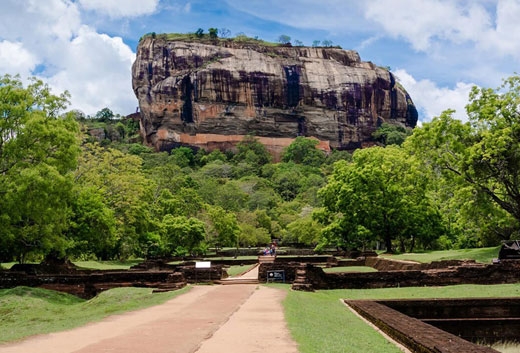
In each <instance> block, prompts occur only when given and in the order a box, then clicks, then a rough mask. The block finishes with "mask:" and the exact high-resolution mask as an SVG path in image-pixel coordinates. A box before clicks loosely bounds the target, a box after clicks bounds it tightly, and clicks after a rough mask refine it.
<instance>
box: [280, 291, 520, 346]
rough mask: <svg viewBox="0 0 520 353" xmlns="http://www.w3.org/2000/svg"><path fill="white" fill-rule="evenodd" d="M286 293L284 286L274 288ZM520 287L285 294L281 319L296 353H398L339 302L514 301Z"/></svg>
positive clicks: (519, 292)
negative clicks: (360, 300)
mask: <svg viewBox="0 0 520 353" xmlns="http://www.w3.org/2000/svg"><path fill="white" fill-rule="evenodd" d="M275 286H280V287H282V288H286V289H288V288H289V286H288V285H285V286H283V285H275ZM519 295H520V284H503V285H459V286H448V287H410V288H382V289H352V290H347V289H344V290H327V291H317V292H314V293H308V292H299V291H289V292H288V294H287V297H286V299H285V301H284V309H285V317H286V320H287V325H288V327H289V330H290V331H291V335H292V336H293V338H294V339H295V340H296V342H297V343H298V347H299V351H300V353H314V352H327V353H343V352H379V353H394V352H395V353H397V352H400V351H399V350H398V349H397V347H396V346H394V345H393V344H391V343H389V342H388V341H387V340H386V339H384V338H383V336H381V335H380V334H379V333H377V332H376V331H375V330H374V329H372V328H371V327H370V326H369V325H367V324H366V323H365V322H364V321H363V320H361V319H360V318H358V317H357V316H356V315H355V314H353V313H352V312H351V311H350V310H349V309H348V308H347V307H346V306H345V305H343V303H342V302H341V301H340V300H341V299H347V298H348V299H418V298H483V297H518V296H519Z"/></svg>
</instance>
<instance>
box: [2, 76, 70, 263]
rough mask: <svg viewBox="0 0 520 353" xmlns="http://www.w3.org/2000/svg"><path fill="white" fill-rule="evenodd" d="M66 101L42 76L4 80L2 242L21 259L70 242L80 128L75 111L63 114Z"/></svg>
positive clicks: (60, 247) (53, 249) (63, 249)
mask: <svg viewBox="0 0 520 353" xmlns="http://www.w3.org/2000/svg"><path fill="white" fill-rule="evenodd" d="M67 99H68V93H67V92H65V93H63V94H61V95H59V96H56V95H53V94H52V93H51V91H50V89H49V87H48V86H47V85H46V84H44V83H43V82H42V81H39V80H35V79H33V80H32V83H30V84H29V85H28V86H27V87H24V86H23V84H22V82H21V81H20V79H19V77H12V76H9V75H6V76H3V77H2V78H0V243H2V245H3V246H6V247H8V248H9V249H11V253H12V254H16V257H17V259H18V261H20V262H23V261H25V260H26V257H27V255H28V254H30V253H33V254H35V255H45V254H47V253H49V252H50V251H53V252H58V253H61V254H63V253H64V251H65V249H66V248H67V247H68V246H69V244H68V241H67V240H66V239H65V237H64V235H63V232H64V231H65V230H66V229H67V226H68V216H69V212H70V202H71V199H72V194H71V192H72V185H73V184H72V174H71V172H72V170H73V169H74V168H75V166H76V162H77V156H78V153H79V128H78V124H77V122H76V121H75V119H74V114H65V115H60V113H61V112H62V111H63V110H64V109H65V108H66V106H67V104H68V101H67Z"/></svg>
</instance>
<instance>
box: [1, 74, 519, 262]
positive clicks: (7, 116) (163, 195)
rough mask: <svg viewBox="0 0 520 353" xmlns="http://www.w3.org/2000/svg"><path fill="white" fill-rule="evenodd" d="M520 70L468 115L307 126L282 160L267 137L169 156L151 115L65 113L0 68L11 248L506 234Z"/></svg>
mask: <svg viewBox="0 0 520 353" xmlns="http://www.w3.org/2000/svg"><path fill="white" fill-rule="evenodd" d="M519 92H520V79H519V78H518V77H511V78H509V79H507V80H505V81H504V86H503V87H501V88H499V89H496V90H493V89H484V88H482V89H480V88H474V90H473V91H472V93H471V95H470V104H469V105H468V108H467V109H468V114H469V117H470V121H469V122H468V123H462V122H460V121H458V120H455V119H453V118H452V116H451V114H452V112H451V111H449V110H448V111H445V112H444V113H443V114H441V116H439V117H438V118H435V119H433V121H432V122H430V123H424V124H423V126H421V127H418V128H416V129H414V131H413V134H411V135H410V133H409V132H408V131H406V130H402V129H400V128H399V127H395V126H391V125H387V124H383V125H382V126H381V128H380V130H378V131H377V132H376V134H375V135H374V141H376V142H377V143H378V146H376V147H372V148H365V149H361V150H357V151H355V152H354V153H353V154H351V153H349V152H347V151H333V152H332V153H330V154H328V155H325V154H324V153H323V152H322V151H321V150H318V149H317V148H316V143H317V141H316V140H313V139H310V138H306V137H303V136H300V137H298V138H296V139H295V140H294V142H293V143H292V144H291V145H290V146H288V147H287V148H286V149H285V151H284V152H283V154H282V160H281V162H279V163H273V162H272V159H271V156H270V155H269V153H268V152H267V151H266V149H265V147H264V146H263V145H262V144H260V143H259V142H258V141H257V139H256V138H255V136H252V135H251V136H248V137H247V138H245V139H244V140H243V141H242V142H241V143H240V144H238V145H237V146H236V148H235V149H234V150H233V151H218V150H216V151H212V152H206V151H204V150H194V149H191V148H189V147H187V146H183V147H179V148H176V149H173V150H172V151H171V153H166V152H161V153H156V152H154V151H152V150H151V149H150V148H149V147H146V146H143V145H142V143H141V141H140V138H139V133H138V131H137V128H138V122H137V121H136V120H133V119H127V118H124V117H121V116H118V115H117V114H113V113H112V112H111V111H110V109H108V108H105V109H103V110H102V111H100V112H98V114H96V115H95V116H93V117H86V116H84V115H83V114H82V113H81V112H78V111H74V110H72V111H68V110H67V109H68V94H67V93H66V92H65V93H63V94H61V95H54V94H52V93H51V92H50V90H49V88H48V86H47V85H46V84H45V83H43V82H41V81H32V83H30V84H29V85H27V86H25V85H24V84H23V83H22V82H21V80H20V79H19V78H17V77H11V76H4V77H2V78H1V79H0V97H2V104H1V105H0V114H1V116H2V117H3V118H2V120H1V122H0V124H1V126H0V131H1V132H2V133H1V134H0V194H1V195H2V197H0V229H1V231H0V261H1V262H11V261H18V262H26V261H39V260H41V259H43V258H44V257H45V256H52V257H64V256H67V257H69V258H72V259H74V260H96V259H99V260H111V259H127V258H135V257H138V258H143V257H156V256H166V257H168V256H172V255H176V256H182V255H186V254H205V253H206V252H207V251H208V249H209V248H210V247H211V248H220V247H224V246H228V247H248V246H265V245H267V244H269V243H270V242H271V241H273V239H276V241H277V242H278V243H279V244H281V245H298V246H306V247H312V248H315V249H316V251H320V250H321V249H324V248H326V247H338V248H344V249H354V248H357V249H363V248H379V249H383V250H386V251H388V252H396V251H397V252H401V253H405V252H418V251H421V252H423V251H430V250H442V249H444V250H450V249H465V248H472V247H473V248H474V247H482V246H487V247H492V246H497V245H498V244H499V243H500V241H501V240H502V239H510V238H517V237H518V236H519V235H518V230H519V224H518V220H519V218H520V211H519V210H520V204H519V202H520V198H518V197H516V195H518V193H520V190H519V187H518V185H520V183H519V182H518V178H519V176H518V170H519V168H518V167H517V166H518V165H520V154H518V153H516V151H518V150H520V142H519V141H520V138H518V136H520V120H519V118H518V114H517V112H518V110H519V107H518V102H519V97H520V93H519Z"/></svg>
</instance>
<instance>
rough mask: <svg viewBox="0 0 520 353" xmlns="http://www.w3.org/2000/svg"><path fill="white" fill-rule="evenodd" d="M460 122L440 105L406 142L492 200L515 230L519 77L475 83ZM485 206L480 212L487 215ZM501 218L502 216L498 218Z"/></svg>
mask: <svg viewBox="0 0 520 353" xmlns="http://www.w3.org/2000/svg"><path fill="white" fill-rule="evenodd" d="M469 98H470V103H469V104H468V105H467V107H466V110H467V113H468V116H469V122H467V123H462V122H461V121H459V120H457V119H454V118H453V117H452V113H453V111H451V110H448V111H445V112H443V113H442V114H441V116H439V117H438V118H435V119H433V120H432V122H431V123H428V124H425V125H424V126H423V127H422V128H421V129H418V130H417V131H416V132H414V134H413V136H412V137H411V138H410V142H407V144H409V145H410V146H411V148H412V149H413V150H414V151H415V153H417V154H419V155H421V158H423V159H424V160H425V161H426V162H427V163H428V164H429V165H431V166H432V167H433V168H435V170H437V171H438V173H442V174H443V175H445V176H447V177H449V178H450V179H451V180H455V181H457V182H458V183H459V184H461V183H462V184H465V185H466V186H469V187H471V188H472V189H473V191H474V192H475V193H478V194H479V195H480V198H479V201H480V205H481V206H483V204H482V202H483V201H485V200H486V199H487V200H488V202H494V203H495V204H496V205H498V206H499V207H500V208H501V209H503V210H504V211H505V212H507V213H508V214H509V215H510V216H511V217H512V218H513V219H514V220H515V221H514V222H511V221H510V222H509V225H508V226H506V228H511V227H514V228H516V233H518V231H519V230H520V172H519V170H520V113H519V112H520V77H518V76H513V77H510V78H508V79H506V80H505V81H504V83H503V84H502V86H501V87H499V88H497V89H490V88H478V87H474V88H473V89H472V91H471V93H470V97H469ZM490 212H491V211H490V209H489V207H488V208H487V211H484V213H483V214H482V216H484V217H488V216H489V215H490V214H493V213H495V214H496V212H494V211H493V212H491V213H490ZM502 219H503V218H502Z"/></svg>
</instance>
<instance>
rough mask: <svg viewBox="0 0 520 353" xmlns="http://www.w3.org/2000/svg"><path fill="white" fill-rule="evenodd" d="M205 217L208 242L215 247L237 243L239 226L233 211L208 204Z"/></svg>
mask: <svg viewBox="0 0 520 353" xmlns="http://www.w3.org/2000/svg"><path fill="white" fill-rule="evenodd" d="M205 218H206V229H207V231H206V233H207V235H208V237H209V238H208V239H207V242H208V243H210V244H213V245H214V246H215V247H217V248H220V247H223V246H236V245H237V241H238V234H239V232H240V228H239V226H238V221H237V217H236V215H235V214H234V213H231V212H227V211H226V210H224V209H223V208H222V207H219V206H208V209H207V213H206V217H205Z"/></svg>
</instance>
